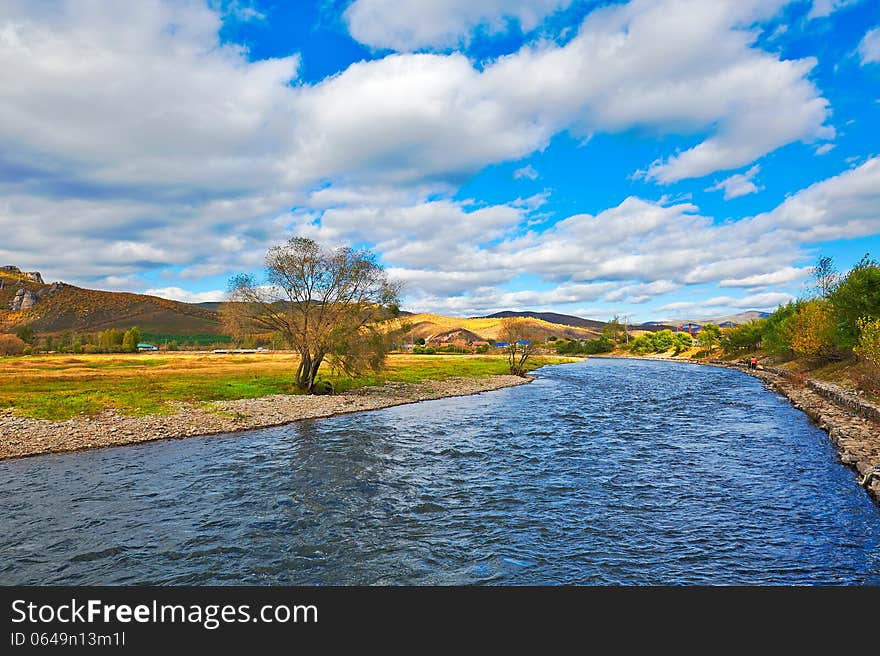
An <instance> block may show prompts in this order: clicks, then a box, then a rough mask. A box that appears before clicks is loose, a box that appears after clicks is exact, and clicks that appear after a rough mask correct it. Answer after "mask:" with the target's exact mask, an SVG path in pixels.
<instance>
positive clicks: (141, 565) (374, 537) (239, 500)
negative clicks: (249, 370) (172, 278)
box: [0, 360, 880, 584]
mask: <svg viewBox="0 0 880 656" xmlns="http://www.w3.org/2000/svg"><path fill="white" fill-rule="evenodd" d="M853 477H854V476H853V474H852V472H850V471H849V470H847V469H846V468H844V467H842V466H841V465H839V464H837V463H836V461H835V458H834V453H833V450H832V448H831V447H830V445H829V442H828V439H827V437H826V436H825V435H824V434H823V433H822V432H821V431H819V430H818V429H817V428H815V427H814V426H812V425H811V424H810V423H809V421H808V420H807V419H806V417H805V416H804V415H803V414H801V413H799V412H797V411H795V410H794V409H793V408H791V407H790V406H789V405H788V404H787V403H786V402H785V401H784V400H782V399H780V398H779V397H777V396H776V395H774V394H771V393H769V392H766V391H764V390H763V389H762V388H761V385H760V383H759V382H758V381H756V380H755V379H753V378H750V377H747V376H745V375H743V374H741V373H739V372H735V371H728V370H723V369H715V368H709V367H694V366H687V365H682V364H677V363H666V362H646V361H632V360H629V361H627V360H590V361H589V362H587V363H578V364H573V365H564V366H557V367H550V368H546V369H543V370H541V371H540V373H539V379H538V380H537V381H536V382H534V383H532V384H531V385H525V386H520V387H515V388H509V389H505V390H499V391H496V392H490V393H486V394H481V395H477V396H471V397H464V398H454V399H442V400H437V401H430V402H427V403H421V404H416V405H408V406H399V407H395V408H388V409H385V410H380V411H376V412H369V413H361V414H355V415H346V416H342V417H336V418H331V419H321V420H314V421H307V422H299V423H296V424H291V425H289V426H284V427H280V428H270V429H264V430H257V431H252V432H249V433H245V434H237V435H227V436H215V437H206V438H191V439H188V440H182V441H169V442H159V443H152V444H141V445H136V446H130V447H120V448H115V449H106V450H100V451H92V452H85V453H74V454H64V455H55V456H43V457H39V458H29V459H23V460H15V461H5V462H0V490H2V491H3V495H4V499H5V503H4V511H3V512H4V514H3V517H2V519H0V528H2V534H0V556H2V558H0V583H3V584H28V583H30V584H37V583H44V584H53V583H55V584H60V583H66V584H133V583H144V584H146V583H161V584H207V583H216V584H233V583H241V584H246V583H247V584H399V583H403V584H461V583H502V584H548V583H550V584H552V583H565V584H597V583H599V584H602V583H880V509H878V508H877V506H875V505H874V504H872V503H871V502H870V500H869V499H868V498H867V496H866V494H865V493H864V491H863V490H861V489H860V488H859V487H858V486H857V485H856V484H855V483H854V481H853Z"/></svg>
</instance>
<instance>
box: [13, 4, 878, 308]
mask: <svg viewBox="0 0 880 656" xmlns="http://www.w3.org/2000/svg"><path fill="white" fill-rule="evenodd" d="M362 2H363V0H359V2H358V3H356V4H355V5H352V7H355V6H358V5H359V6H361V7H362V8H363V7H365V6H367V5H368V4H369V3H366V4H361V3H362ZM440 4H441V3H437V5H438V6H439V5H440ZM465 4H466V3H458V4H457V5H456V6H460V7H465ZM469 4H470V5H472V6H474V7H480V9H479V11H477V10H473V11H472V10H471V9H470V8H466V9H464V10H463V11H464V12H465V14H462V15H465V18H464V19H463V22H462V21H461V20H458V19H456V20H458V23H456V24H457V25H460V26H463V27H456V28H455V30H457V31H455V30H453V31H455V34H457V35H459V36H460V35H461V34H464V33H466V32H467V31H468V30H471V29H473V28H474V27H475V26H476V27H479V26H481V25H484V24H487V23H486V21H487V20H490V22H491V20H494V19H491V16H513V17H514V18H515V19H516V20H518V21H519V22H520V24H521V25H522V26H523V27H524V28H525V29H529V26H535V25H538V24H539V23H540V21H541V20H543V17H545V16H546V15H547V14H548V13H550V12H552V11H555V10H556V9H557V8H559V7H562V6H564V5H565V4H567V3H565V2H550V1H549V0H548V2H544V3H540V2H535V3H517V4H516V7H518V9H517V8H514V9H509V8H510V7H514V5H513V4H509V3H506V2H502V1H501V0H498V2H497V3H495V4H494V5H492V7H495V9H492V10H491V11H489V10H487V9H485V7H486V6H489V5H486V4H485V3H469ZM782 4H783V3H782V0H778V1H772V2H767V1H766V0H763V1H759V0H736V1H734V0H723V1H719V2H713V3H705V2H700V1H697V0H694V1H690V2H688V1H677V0H676V1H673V0H660V1H651V2H648V1H647V0H632V1H631V2H629V3H626V4H622V3H620V4H613V5H609V6H604V7H602V8H599V9H595V10H593V11H592V12H590V13H589V14H588V15H587V17H586V19H585V20H584V21H583V23H582V25H580V27H579V28H578V30H577V31H576V33H575V34H574V35H573V36H572V37H571V38H570V39H569V40H568V41H567V42H566V43H565V44H564V45H560V44H558V43H555V42H550V41H537V42H532V43H529V44H527V45H525V46H523V47H522V48H521V49H520V50H518V51H516V52H513V53H511V54H509V55H507V56H504V57H500V58H498V59H495V60H488V61H484V62H480V63H479V65H477V64H475V63H474V62H472V61H471V60H470V59H468V57H466V56H465V55H464V54H461V53H449V54H444V53H421V54H418V53H417V54H413V53H406V52H403V53H401V54H393V55H389V56H386V57H383V58H381V59H376V60H372V61H362V62H358V63H355V64H352V65H351V66H349V67H348V68H346V69H345V70H343V71H341V72H340V73H339V74H337V75H334V76H331V77H328V78H326V79H324V80H321V81H318V82H315V83H312V84H305V83H303V82H301V81H299V80H298V79H297V70H298V67H299V63H300V62H299V57H298V56H296V55H292V56H289V57H283V58H279V59H270V60H252V59H250V57H249V56H248V53H247V51H246V49H245V48H243V47H241V46H237V45H234V44H229V43H223V42H221V40H220V38H219V36H218V35H219V32H220V29H221V26H222V23H221V21H222V11H211V9H210V8H209V7H207V6H205V5H204V4H201V3H195V2H191V3H190V2H184V3H166V2H161V1H160V0H144V1H143V2H138V3H133V4H131V5H130V4H126V5H125V6H124V7H123V6H121V5H120V4H118V3H85V4H83V3H73V2H65V1H63V0H60V1H59V2H58V3H57V4H56V5H54V6H53V11H45V10H43V9H41V8H40V7H41V6H40V5H36V4H34V3H30V2H24V1H23V0H21V1H16V0H11V1H9V2H6V3H4V5H3V9H2V10H0V89H2V91H0V191H2V197H0V198H2V200H0V231H2V233H3V234H4V235H5V236H6V238H5V239H4V240H3V241H2V242H0V260H3V261H8V262H14V263H18V264H21V265H23V266H26V267H28V268H42V269H49V270H52V271H55V272H57V275H58V277H62V276H63V277H64V278H65V279H67V280H69V281H71V282H79V283H83V284H85V283H87V282H88V281H89V280H93V281H94V280H105V281H109V280H111V278H110V277H111V276H115V277H116V280H119V279H120V278H119V277H126V279H133V278H132V277H134V276H137V274H138V273H141V272H143V271H145V270H149V269H172V268H173V270H174V271H178V272H179V274H178V275H179V277H180V278H186V279H188V280H194V279H197V278H198V277H202V276H216V275H222V274H223V273H224V272H225V271H230V270H236V269H239V270H251V269H253V268H255V267H259V266H260V263H261V260H262V256H263V254H264V252H265V249H266V247H267V246H268V245H269V244H271V243H272V242H275V241H277V240H278V238H279V235H282V234H288V233H289V232H292V231H296V232H300V233H302V234H307V235H312V236H316V237H319V238H321V239H325V240H327V241H329V242H331V243H366V244H371V245H373V246H375V247H376V250H377V251H379V252H380V253H381V256H382V258H383V261H384V262H385V263H386V264H388V265H389V266H390V267H391V268H392V269H393V270H394V272H395V273H396V274H399V275H400V276H401V278H403V279H406V280H407V281H408V283H409V284H410V287H409V290H410V291H409V292H408V293H411V294H412V299H413V300H414V302H418V303H421V304H422V306H423V307H429V306H430V305H431V304H432V303H433V304H435V305H434V307H437V308H448V309H454V308H461V309H467V310H468V311H471V310H473V311H476V310H478V309H479V307H478V306H479V305H480V304H481V303H483V304H484V305H485V306H487V307H488V306H492V307H498V308H499V309H500V308H502V307H503V306H504V305H507V304H517V305H520V306H525V305H528V304H532V303H540V302H542V299H543V302H558V303H592V302H593V301H594V300H601V299H602V297H603V295H605V294H615V290H618V288H619V287H628V288H629V289H628V290H627V291H625V292H619V291H618V294H615V296H619V297H620V298H621V299H629V300H628V301H627V302H642V301H647V300H648V299H649V298H654V297H661V296H662V295H663V294H665V293H669V289H670V288H669V286H670V285H684V284H693V283H698V282H703V281H718V280H740V279H747V278H749V277H750V276H755V275H759V274H763V273H766V272H767V271H776V270H779V269H780V268H781V267H786V266H793V265H794V264H796V263H797V261H798V259H799V258H800V257H802V255H803V253H802V252H801V250H800V247H799V244H803V243H806V242H808V241H810V240H814V241H816V240H820V239H824V238H834V237H830V236H829V235H836V234H839V235H841V236H853V235H855V236H858V235H861V234H872V233H866V232H865V231H866V230H868V229H870V230H872V231H873V232H876V229H877V226H876V218H875V216H876V215H875V214H874V213H871V214H870V215H868V214H867V213H866V211H867V210H866V208H870V207H873V208H876V207H877V202H878V199H877V197H876V189H877V188H878V187H880V185H878V184H877V165H876V160H870V161H869V162H867V163H866V164H864V165H862V166H861V167H858V168H857V169H854V170H853V171H851V172H848V173H846V174H842V175H841V176H838V178H839V179H838V178H834V179H831V180H830V181H826V183H820V184H819V185H814V187H811V188H810V189H808V190H805V191H804V192H801V193H799V194H795V195H794V196H792V197H791V198H790V199H788V200H787V201H786V202H785V203H783V204H782V205H781V206H780V207H779V208H776V209H775V210H773V211H772V212H770V213H767V214H765V215H761V216H759V217H754V218H752V219H747V220H744V221H741V222H738V223H736V224H732V225H730V226H728V225H726V224H721V225H719V224H715V222H714V221H713V219H712V218H711V217H707V216H703V215H701V214H700V212H699V208H697V207H696V206H695V205H693V204H691V203H683V202H679V203H671V204H670V203H667V202H656V201H651V200H646V199H641V198H636V197H632V198H627V199H625V200H623V201H622V202H621V203H619V204H618V205H617V206H614V207H610V208H608V209H606V210H604V211H601V212H598V213H596V214H595V215H590V214H578V215H574V216H571V217H568V218H566V219H564V220H562V221H559V222H557V223H556V224H555V225H551V227H549V228H544V229H543V230H542V231H539V230H538V229H537V228H535V226H530V225H529V222H530V221H533V220H534V219H536V217H535V215H534V214H533V213H534V212H535V210H536V209H537V208H538V207H539V206H540V204H541V203H542V202H543V199H544V198H545V197H544V196H542V195H538V196H536V197H532V198H531V199H522V200H519V199H518V200H515V201H511V202H509V203H498V204H494V205H485V204H481V203H479V202H476V201H473V202H471V201H454V200H451V198H452V196H453V194H454V193H455V191H456V190H457V189H458V188H459V187H460V186H461V184H462V182H463V181H465V180H466V179H468V177H469V176H471V175H473V174H474V173H476V172H478V171H480V170H482V169H483V168H484V167H485V166H487V165H488V164H492V163H497V162H505V161H517V160H520V159H522V158H524V157H526V156H528V155H529V154H531V153H533V152H535V151H536V150H540V149H541V148H544V147H546V146H547V145H548V144H549V143H550V140H551V139H552V138H553V136H554V135H556V134H558V133H560V132H561V131H564V130H569V131H571V133H572V134H574V135H575V136H579V137H585V136H589V135H590V134H593V133H595V132H620V131H630V130H636V131H641V132H645V133H650V134H685V135H699V136H694V137H693V139H694V145H693V146H692V147H691V148H688V149H686V150H684V151H683V152H681V153H678V154H675V155H673V156H671V157H667V158H665V159H662V160H660V161H658V162H655V163H653V164H651V165H650V166H649V167H648V168H647V170H646V171H645V176H646V177H647V178H649V179H651V180H655V181H657V182H659V183H669V182H674V181H676V180H680V179H684V178H688V177H700V176H705V175H708V174H711V173H713V172H716V171H720V170H731V169H737V168H740V167H744V166H747V165H749V164H751V163H752V161H753V160H754V159H756V158H757V157H760V156H761V155H763V154H766V153H767V152H770V151H772V150H774V149H775V148H778V147H779V146H781V145H784V144H787V143H791V142H793V141H812V140H816V139H825V138H830V137H831V136H833V130H832V129H831V128H830V127H828V126H826V125H825V120H826V118H827V116H828V106H827V101H826V100H825V99H824V98H822V97H821V94H820V92H819V90H818V89H817V88H816V86H815V85H814V84H813V83H812V82H811V81H810V80H809V78H808V74H809V72H810V70H811V68H812V67H813V65H814V64H815V62H814V60H812V59H809V58H808V59H800V60H782V59H780V57H779V55H777V54H772V53H769V52H766V51H763V50H761V49H760V48H759V47H758V46H757V45H756V42H755V39H756V32H755V30H754V26H755V25H756V24H760V23H761V22H762V21H766V20H768V19H770V18H772V17H773V16H774V15H775V14H776V12H777V11H778V9H779V7H780V6H781V5H782ZM419 5H420V6H422V5H423V3H419ZM234 6H237V7H245V8H246V7H248V6H251V5H249V4H246V3H229V4H228V7H234ZM373 7H374V9H375V8H376V7H379V9H381V6H380V5H379V4H375V3H374V4H373ZM527 7H531V9H530V10H529V11H533V14H528V13H527V10H526V8H527ZM541 7H543V9H542V8H541ZM351 11H352V12H354V11H355V10H354V9H351ZM358 11H360V10H358ZM401 11H403V10H401ZM475 11H476V13H474V12H475ZM468 12H470V13H468ZM486 12H488V13H486ZM351 15H352V14H349V20H350V21H351V20H352V19H351ZM487 17H490V18H489V19H487ZM442 32H443V34H447V33H451V32H449V29H448V28H443V30H442ZM413 38H415V37H413ZM419 38H422V37H419ZM443 38H445V37H443ZM456 38H459V37H456ZM437 43H439V42H437ZM451 144H452V145H454V147H451ZM646 164H648V163H647V162H646ZM528 168H529V167H524V169H528ZM521 171H522V169H521ZM526 173H528V175H526ZM530 174H531V172H529V171H527V170H526V171H525V172H524V173H523V175H525V177H527V178H528V177H530ZM734 177H735V176H734ZM872 185H873V186H872ZM725 192H726V188H725ZM872 194H873V195H872ZM871 203H873V206H872V205H871ZM291 209H293V210H294V211H291ZM61 217H63V218H61ZM739 224H742V225H741V226H740V225H739ZM736 226H739V227H736ZM47 227H48V228H50V229H51V231H52V235H53V238H52V239H47V238H46V235H47V230H46V229H47ZM524 272H525V273H529V274H531V275H534V276H537V277H539V278H540V279H541V280H542V281H543V283H544V284H545V285H550V286H552V288H553V289H552V290H551V291H550V292H547V291H542V292H541V293H540V294H539V293H537V292H533V291H528V290H526V291H509V290H506V289H504V288H505V286H509V285H510V284H511V283H512V281H514V280H515V279H516V278H517V277H518V276H520V275H522V274H523V273H524ZM174 282H176V283H178V284H183V283H180V282H179V281H174V280H170V281H169V283H168V286H167V287H163V288H161V289H160V291H165V290H169V289H171V290H172V292H168V293H177V291H179V290H177V291H174V285H172V284H171V283H174ZM768 284H770V283H768ZM664 285H666V287H664ZM664 290H666V291H664ZM444 294H452V296H449V297H445V296H442V295H444ZM481 298H484V299H486V300H485V301H481V300H480V299H481ZM548 299H549V300H548ZM444 304H445V305H444Z"/></svg>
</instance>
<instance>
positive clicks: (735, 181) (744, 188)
mask: <svg viewBox="0 0 880 656" xmlns="http://www.w3.org/2000/svg"><path fill="white" fill-rule="evenodd" d="M760 170H761V167H760V166H758V165H757V164H755V166H753V167H752V168H750V169H749V170H748V171H746V172H745V173H737V174H736V175H732V176H730V177H729V178H725V179H724V180H722V181H721V182H717V183H715V184H714V185H712V186H711V187H708V188H707V189H706V191H721V190H723V191H724V200H730V199H731V198H739V197H740V196H746V195H748V194H754V193H757V192H758V186H757V185H756V184H755V183H754V182H753V178H754V177H755V176H756V175H757V174H758V171H760Z"/></svg>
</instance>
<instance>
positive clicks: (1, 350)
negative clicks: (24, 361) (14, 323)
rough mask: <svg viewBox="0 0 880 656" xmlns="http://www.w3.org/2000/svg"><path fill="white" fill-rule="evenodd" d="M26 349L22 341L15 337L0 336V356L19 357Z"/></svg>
mask: <svg viewBox="0 0 880 656" xmlns="http://www.w3.org/2000/svg"><path fill="white" fill-rule="evenodd" d="M26 347H27V344H25V342H24V340H23V339H21V338H20V337H16V336H15V335H7V334H3V335H0V355H21V354H22V353H23V352H24V349H25V348H26Z"/></svg>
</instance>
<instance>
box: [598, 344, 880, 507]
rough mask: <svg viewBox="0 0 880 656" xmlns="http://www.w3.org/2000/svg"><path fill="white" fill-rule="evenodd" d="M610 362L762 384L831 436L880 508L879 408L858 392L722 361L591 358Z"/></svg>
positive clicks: (617, 357)
mask: <svg viewBox="0 0 880 656" xmlns="http://www.w3.org/2000/svg"><path fill="white" fill-rule="evenodd" d="M591 357H600V358H608V359H631V360H659V361H661V362H679V363H683V364H694V365H699V366H704V367H719V368H722V369H733V370H736V371H740V372H742V373H744V374H747V375H749V376H752V377H753V378H757V379H758V380H760V381H761V382H762V383H763V384H764V387H765V388H766V389H768V390H770V391H772V392H776V393H777V394H779V395H780V396H782V397H783V398H785V399H786V400H787V401H788V402H789V403H791V405H792V406H794V407H795V408H796V409H798V410H800V411H801V412H803V413H804V414H805V415H807V417H809V418H810V421H812V422H813V424H815V425H816V426H817V427H819V428H820V429H822V430H823V431H824V432H825V433H827V434H828V437H829V439H830V440H831V443H832V444H833V445H834V447H835V450H836V451H837V456H838V458H839V459H840V462H841V463H842V464H844V465H846V466H847V467H849V468H850V469H852V470H853V471H855V473H856V474H857V476H858V478H857V482H858V483H859V485H860V486H861V487H863V488H864V489H865V490H866V491H867V492H868V496H870V497H871V498H872V500H873V501H874V502H875V503H878V504H880V473H874V474H873V475H871V476H869V475H870V474H871V472H872V471H873V472H880V407H878V406H876V405H874V404H872V403H870V402H868V401H866V400H865V399H862V398H860V397H859V396H858V395H857V394H856V393H855V392H853V391H851V390H848V389H846V388H843V387H840V386H839V385H834V384H832V383H825V382H820V381H816V380H812V379H808V378H799V377H797V376H794V375H792V374H791V373H790V372H787V371H785V370H782V369H775V368H773V367H764V368H762V369H749V368H748V367H746V366H745V365H744V364H740V363H737V362H725V361H722V360H693V359H690V358H670V357H651V356H637V355H600V356H591Z"/></svg>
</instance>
